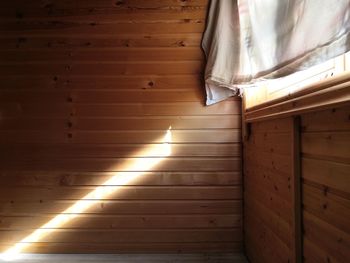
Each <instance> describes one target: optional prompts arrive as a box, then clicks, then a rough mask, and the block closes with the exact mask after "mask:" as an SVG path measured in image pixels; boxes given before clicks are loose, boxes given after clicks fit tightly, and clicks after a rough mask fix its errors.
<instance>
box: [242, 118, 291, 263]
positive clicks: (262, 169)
mask: <svg viewBox="0 0 350 263" xmlns="http://www.w3.org/2000/svg"><path fill="white" fill-rule="evenodd" d="M293 123H294V121H293V118H285V119H278V120H271V121H264V122H257V123H252V124H251V127H250V135H249V138H248V139H247V140H246V141H245V144H244V231H245V249H246V253H247V256H248V258H249V259H250V260H251V262H253V263H255V262H266V263H269V262H281V263H282V262H286V263H287V262H294V259H295V257H294V256H295V252H294V242H293V240H294V239H293V235H294V234H293V233H294V221H293V218H294V207H293V199H294V184H293V181H294V178H293V175H294V173H293V158H294V157H293V138H294V135H293Z"/></svg>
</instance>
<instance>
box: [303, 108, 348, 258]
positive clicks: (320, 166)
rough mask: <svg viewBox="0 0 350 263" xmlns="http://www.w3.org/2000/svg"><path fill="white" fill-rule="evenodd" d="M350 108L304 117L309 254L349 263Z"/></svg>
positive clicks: (307, 246)
mask: <svg viewBox="0 0 350 263" xmlns="http://www.w3.org/2000/svg"><path fill="white" fill-rule="evenodd" d="M349 116H350V107H349V106H346V107H342V108H334V109H331V110H327V111H320V112H315V113H310V114H307V115H304V116H302V125H303V127H304V129H303V133H302V153H303V158H302V176H303V179H304V183H303V197H304V198H303V205H304V209H303V220H304V229H305V234H304V240H305V241H306V242H304V257H305V260H306V261H308V262H313V261H318V262H346V261H347V260H348V259H349V257H350V254H349V246H350V243H349V242H350V229H349V225H350V210H349V207H350V188H349V186H350V181H349V180H350V151H349V149H350V137H349V131H350V121H349Z"/></svg>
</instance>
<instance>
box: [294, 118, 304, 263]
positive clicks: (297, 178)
mask: <svg viewBox="0 0 350 263" xmlns="http://www.w3.org/2000/svg"><path fill="white" fill-rule="evenodd" d="M300 127H301V119H300V116H296V117H294V118H293V143H292V147H293V166H292V169H293V179H294V182H293V183H294V198H293V207H294V213H293V214H294V220H293V232H294V233H293V236H294V246H293V247H294V255H295V262H296V263H301V262H303V260H302V257H303V251H302V249H303V244H302V242H303V238H302V237H303V234H302V196H301V195H302V191H301V156H300V155H301V136H300V132H301V129H300Z"/></svg>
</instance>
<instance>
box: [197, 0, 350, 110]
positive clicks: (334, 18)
mask: <svg viewBox="0 0 350 263" xmlns="http://www.w3.org/2000/svg"><path fill="white" fill-rule="evenodd" d="M202 46H203V49H204V51H205V54H206V56H207V64H206V70H205V83H206V84H205V85H206V91H207V105H210V104H213V103H216V102H218V101H221V100H224V99H226V98H228V97H230V96H233V95H235V94H237V93H239V91H240V89H241V88H242V87H244V86H246V85H252V84H253V83H254V82H257V81H259V80H261V79H266V78H279V77H283V76H287V75H289V74H291V73H294V72H297V71H299V70H304V69H307V68H309V67H312V66H314V65H317V64H319V63H322V62H324V61H326V60H329V59H331V58H334V57H336V56H338V55H341V54H344V53H346V52H347V51H349V50H350V0H254V1H252V0H211V4H210V9H209V14H208V19H207V28H206V31H205V33H204V36H203V41H202Z"/></svg>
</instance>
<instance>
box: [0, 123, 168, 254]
mask: <svg viewBox="0 0 350 263" xmlns="http://www.w3.org/2000/svg"><path fill="white" fill-rule="evenodd" d="M171 142H172V133H171V127H169V129H168V130H167V132H166V134H165V136H164V138H163V139H162V143H160V144H157V145H155V146H153V147H151V148H149V149H147V150H146V151H145V150H142V149H141V152H142V156H143V157H141V158H138V159H137V160H135V161H133V162H132V163H130V164H128V165H126V166H125V167H123V170H124V172H123V171H121V172H116V173H115V174H114V175H113V176H112V177H111V178H110V179H109V180H107V181H105V182H104V183H103V184H101V185H100V186H98V187H96V188H95V189H94V190H93V191H91V192H90V193H88V194H87V195H85V196H84V197H83V198H81V199H80V200H79V201H77V202H76V203H75V204H73V205H72V206H70V207H68V208H67V209H66V210H64V211H63V212H62V213H61V214H59V215H57V216H56V217H54V218H53V219H51V220H50V221H49V222H47V223H46V224H44V225H42V226H41V227H40V228H38V229H36V230H35V231H34V232H33V233H31V234H30V235H28V236H26V237H25V238H23V239H22V240H20V241H19V242H18V243H16V244H14V245H13V246H12V247H11V248H10V249H8V250H7V251H5V252H4V253H2V254H1V259H3V260H5V261H10V260H15V259H18V258H19V257H20V255H21V252H22V251H23V250H24V249H25V248H27V247H29V246H30V245H31V244H32V243H35V242H38V241H39V240H41V239H42V238H44V237H45V236H47V235H49V234H50V232H52V230H55V229H57V228H59V227H62V226H63V225H64V224H66V223H68V222H69V221H71V220H72V219H74V218H76V217H77V216H78V215H79V214H81V213H83V212H84V211H86V210H87V209H89V208H90V207H92V206H93V205H95V204H96V203H97V202H99V201H100V200H101V199H105V198H106V197H108V196H110V195H111V194H113V193H115V192H116V191H118V188H119V187H120V186H123V185H127V184H128V183H130V182H132V181H134V180H136V179H137V178H139V177H140V176H142V175H143V174H144V173H145V172H147V171H149V170H150V169H152V168H153V167H154V166H156V165H157V164H159V163H160V162H161V161H162V160H163V159H164V158H166V157H167V156H170V155H171ZM152 156H157V157H158V158H151V157H152ZM127 171H139V172H132V173H130V172H127Z"/></svg>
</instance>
